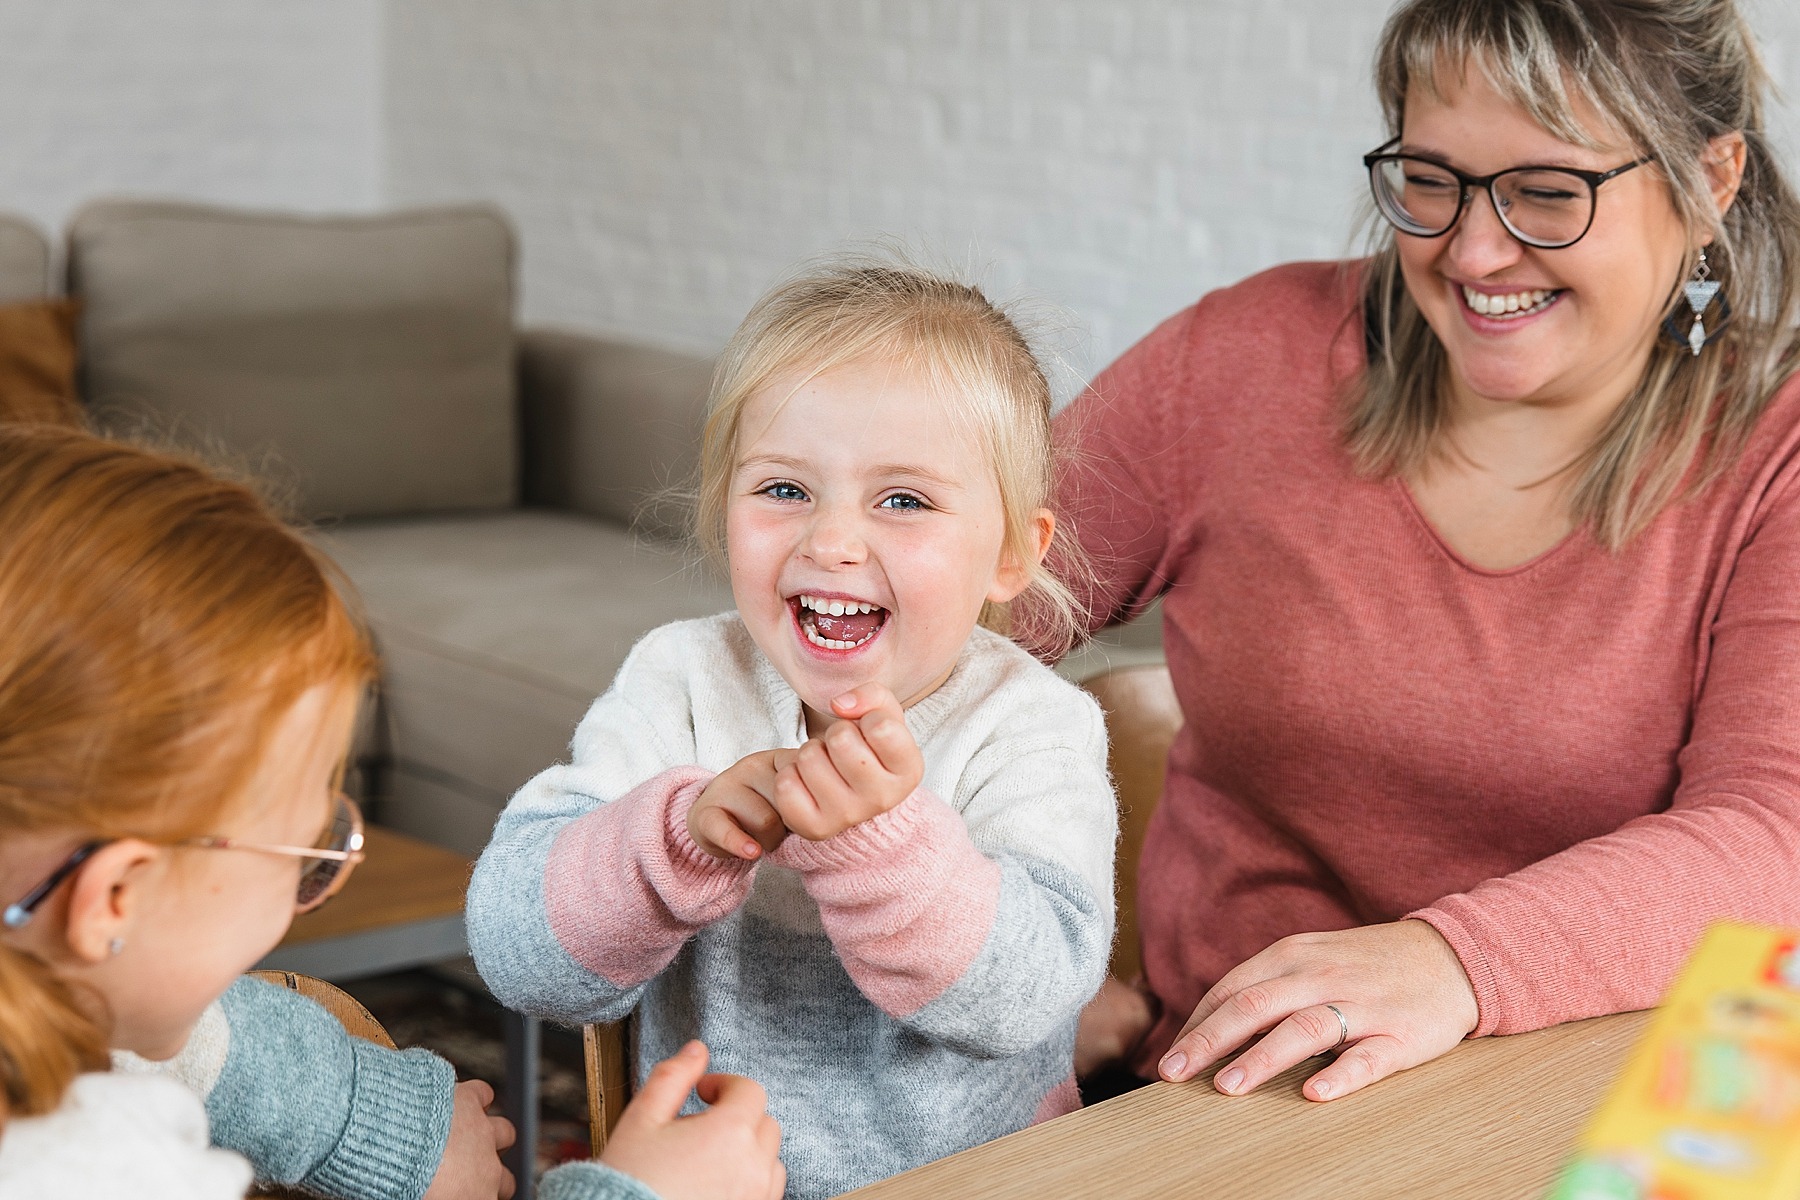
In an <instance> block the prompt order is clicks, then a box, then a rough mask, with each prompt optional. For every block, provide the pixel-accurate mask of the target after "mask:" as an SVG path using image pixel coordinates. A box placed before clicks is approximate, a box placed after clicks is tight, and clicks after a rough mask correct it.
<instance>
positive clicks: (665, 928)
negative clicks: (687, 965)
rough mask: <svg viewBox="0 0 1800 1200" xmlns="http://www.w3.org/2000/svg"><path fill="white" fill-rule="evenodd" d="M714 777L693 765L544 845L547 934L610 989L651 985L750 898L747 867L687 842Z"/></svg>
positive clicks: (751, 874) (752, 865)
mask: <svg viewBox="0 0 1800 1200" xmlns="http://www.w3.org/2000/svg"><path fill="white" fill-rule="evenodd" d="M712 778H713V775H712V772H710V771H702V770H700V769H699V768H698V767H677V768H675V769H673V770H668V771H664V772H663V773H662V774H660V775H657V776H655V777H654V778H652V779H650V780H648V781H646V782H644V783H642V784H639V785H638V786H637V787H635V788H633V789H632V790H631V791H629V792H627V793H626V794H625V795H623V796H621V797H619V798H618V799H617V800H615V801H613V802H612V803H611V804H602V805H601V806H600V807H598V808H596V809H594V810H593V811H592V812H590V813H588V814H586V815H585V816H582V817H579V818H577V819H576V820H573V821H571V822H569V824H568V825H567V826H566V827H564V828H563V830H562V831H561V832H560V833H558V834H557V836H556V840H555V842H554V843H553V844H552V845H551V847H550V861H549V864H548V866H547V868H546V870H545V875H544V897H545V905H546V907H547V908H548V910H549V918H550V931H551V933H552V934H553V935H554V936H555V937H556V940H557V942H558V943H559V944H561V946H562V947H563V949H564V950H566V951H568V953H569V956H570V957H571V958H573V959H574V960H575V961H576V962H578V963H580V964H581V965H582V966H583V967H585V968H586V969H588V970H589V971H592V972H594V974H596V975H598V976H600V977H601V978H602V979H605V980H606V981H608V982H609V983H611V984H613V985H614V986H615V987H621V988H629V987H635V986H637V985H638V984H640V983H643V982H644V981H645V980H648V979H651V978H653V977H654V976H655V975H656V974H657V973H658V972H660V971H661V970H662V969H663V968H664V967H666V966H668V965H669V962H670V960H672V959H673V958H674V957H675V955H676V953H677V952H678V951H679V950H680V949H681V947H682V945H683V943H685V942H686V941H687V940H688V938H690V937H692V936H693V935H694V934H695V933H697V932H698V931H699V930H701V929H702V928H704V927H706V926H707V925H710V924H712V923H713V922H714V921H717V920H719V919H720V918H722V917H725V916H728V915H729V914H730V913H732V912H734V911H735V910H736V909H737V908H738V906H739V905H741V904H743V902H744V901H745V899H746V898H748V897H749V895H750V885H751V882H752V879H753V877H754V875H755V870H756V864H755V863H753V862H739V861H736V860H731V861H726V860H723V859H717V858H714V857H713V856H712V855H710V854H707V853H706V852H705V851H703V850H701V849H700V848H699V847H698V846H696V845H695V844H694V841H693V839H692V838H691V837H689V836H688V831H687V814H688V810H689V809H690V808H692V807H693V805H694V801H695V800H697V799H698V798H699V796H700V793H701V791H702V790H703V789H704V788H705V787H706V785H707V784H708V783H710V782H711V781H712Z"/></svg>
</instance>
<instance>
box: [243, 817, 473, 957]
mask: <svg viewBox="0 0 1800 1200" xmlns="http://www.w3.org/2000/svg"><path fill="white" fill-rule="evenodd" d="M364 839H365V840H364V843H363V849H364V850H365V851H366V852H367V854H368V858H367V859H366V860H364V861H363V862H362V863H361V864H359V865H358V866H357V868H356V871H355V872H354V873H353V874H352V875H351V876H350V879H349V881H348V882H346V883H345V884H344V890H343V891H341V892H339V893H338V894H337V895H336V896H333V897H332V898H331V900H330V902H329V903H327V904H326V905H325V906H324V907H323V908H320V909H318V910H317V911H315V912H309V913H302V914H300V915H299V916H298V917H295V918H294V924H293V926H292V928H290V929H289V930H288V934H287V937H285V938H283V939H282V941H281V945H280V946H278V947H276V949H275V950H274V951H273V952H272V953H271V954H270V955H269V957H268V958H267V959H265V960H264V961H263V962H261V963H259V964H257V965H258V966H262V967H268V968H271V969H274V970H281V971H294V972H297V973H299V974H301V975H313V976H316V977H318V978H320V979H328V980H330V981H331V982H333V983H342V982H344V981H345V980H350V979H360V978H362V977H363V976H365V975H377V974H381V973H383V972H386V971H399V970H404V969H405V968H407V967H416V966H421V965H423V964H425V963H434V962H443V961H444V960H445V959H448V958H457V957H460V956H461V955H464V954H467V953H468V952H469V944H468V940H467V937H466V935H465V934H464V932H463V892H464V891H465V890H466V889H467V887H468V885H469V868H470V866H471V864H470V862H469V860H468V859H466V858H464V857H463V856H462V855H460V854H457V853H456V852H455V851H452V850H446V849H444V848H443V847H442V846H434V845H432V844H431V843H429V842H422V841H419V840H418V839H417V838H410V837H407V836H406V835H405V834H403V833H395V832H394V831H393V830H391V829H384V828H382V827H381V826H379V825H370V826H369V827H368V828H367V829H365V830H364Z"/></svg>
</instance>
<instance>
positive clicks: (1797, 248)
mask: <svg viewBox="0 0 1800 1200" xmlns="http://www.w3.org/2000/svg"><path fill="white" fill-rule="evenodd" d="M1465 70H1480V71H1482V72H1484V73H1485V75H1486V77H1487V78H1488V79H1489V80H1490V81H1491V82H1492V83H1493V85H1494V87H1495V88H1496V89H1498V90H1499V92H1500V93H1501V94H1502V95H1503V96H1505V97H1507V98H1508V99H1510V100H1511V101H1513V102H1514V103H1516V104H1517V105H1519V106H1520V107H1521V108H1523V109H1524V110H1525V111H1526V112H1528V113H1530V114H1531V116H1532V117H1533V118H1534V119H1535V120H1537V121H1538V122H1539V123H1540V124H1541V125H1542V126H1543V127H1544V128H1545V129H1547V130H1549V131H1550V132H1551V133H1553V134H1555V135H1556V136H1557V137H1559V138H1562V139H1563V140H1565V141H1568V142H1571V143H1574V144H1576V145H1582V146H1589V147H1595V148H1598V147H1597V146H1596V142H1595V138H1594V135H1593V133H1592V132H1591V131H1590V130H1588V129H1587V128H1586V127H1584V126H1583V125H1582V124H1581V122H1580V120H1579V119H1578V117H1577V114H1576V106H1577V105H1578V104H1579V103H1580V102H1581V101H1586V102H1587V103H1589V104H1591V105H1593V107H1594V108H1595V109H1597V110H1598V111H1599V112H1600V113H1601V114H1602V115H1603V116H1604V117H1606V118H1607V119H1608V120H1609V121H1610V122H1611V123H1612V124H1613V125H1615V126H1616V127H1617V128H1618V129H1620V130H1621V131H1623V132H1624V134H1625V135H1626V137H1627V138H1629V139H1630V142H1631V144H1632V147H1633V148H1635V149H1636V150H1637V151H1638V152H1639V153H1641V154H1644V155H1647V156H1649V157H1650V158H1651V159H1653V160H1654V161H1653V164H1652V165H1651V166H1650V167H1647V168H1645V169H1647V170H1660V171H1661V172H1662V175H1663V177H1664V178H1665V179H1666V180H1667V182H1668V186H1669V191H1670V195H1671V196H1672V198H1673V200H1674V204H1675V209H1676V211H1677V213H1678V214H1679V215H1680V217H1681V219H1682V221H1683V223H1684V224H1685V225H1686V227H1687V230H1688V233H1689V237H1690V241H1691V242H1693V243H1696V244H1697V243H1698V242H1699V241H1700V240H1701V236H1702V235H1703V234H1704V233H1707V232H1710V233H1712V234H1713V235H1714V241H1713V242H1712V244H1711V245H1709V246H1708V247H1707V260H1708V263H1709V264H1710V266H1711V269H1712V276H1713V278H1715V279H1717V280H1719V281H1721V282H1722V283H1723V285H1724V294H1725V296H1726V297H1727V298H1728V300H1729V302H1730V304H1731V308H1732V310H1733V317H1732V320H1731V321H1730V322H1729V324H1727V325H1726V326H1725V327H1724V328H1723V330H1722V331H1721V332H1720V335H1719V338H1718V340H1717V341H1716V342H1714V343H1713V344H1712V345H1709V346H1707V347H1706V348H1705V349H1704V350H1703V351H1702V352H1701V353H1700V354H1699V355H1698V356H1697V357H1696V356H1695V355H1694V354H1693V353H1692V352H1691V351H1690V350H1689V349H1688V347H1687V346H1686V345H1685V344H1681V345H1676V344H1674V343H1673V342H1671V341H1670V340H1669V339H1667V338H1664V337H1662V336H1660V335H1659V336H1658V338H1657V343H1656V347H1655V349H1654V350H1653V351H1652V353H1651V357H1650V362H1649V365H1648V366H1647V367H1646V369H1645V371H1644V375H1643V377H1642V378H1641V379H1639V380H1638V383H1637V386H1636V388H1635V389H1633V391H1632V393H1631V394H1630V396H1628V397H1627V398H1626V400H1625V401H1624V403H1623V404H1622V405H1620V407H1619V409H1618V411H1617V412H1616V413H1615V414H1614V415H1613V418H1612V420H1611V421H1610V422H1609V423H1608V424H1607V426H1606V427H1605V428H1604V429H1603V430H1602V431H1601V433H1600V435H1599V437H1598V439H1597V440H1596V442H1595V444H1594V445H1593V446H1592V447H1591V448H1590V450H1589V451H1588V453H1587V454H1586V456H1585V457H1584V458H1583V460H1582V461H1580V462H1579V463H1577V464H1576V467H1577V469H1578V471H1579V476H1578V477H1577V479H1576V481H1575V483H1574V487H1573V490H1572V493H1571V508H1572V512H1573V515H1574V517H1575V519H1576V520H1577V522H1578V523H1585V524H1588V525H1589V526H1590V527H1591V528H1592V530H1593V532H1594V534H1595V536H1596V538H1597V539H1598V540H1599V541H1600V542H1601V543H1603V544H1604V545H1606V546H1608V547H1610V548H1612V549H1615V550H1616V549H1618V548H1620V547H1621V546H1623V545H1624V544H1625V543H1626V542H1627V541H1629V540H1630V539H1631V538H1632V537H1633V536H1635V535H1636V534H1637V533H1638V532H1640V531H1641V530H1642V529H1643V528H1644V527H1645V526H1646V525H1648V524H1649V523H1650V522H1651V521H1652V520H1653V519H1655V517H1656V515H1657V514H1658V513H1659V512H1661V511H1662V509H1663V508H1664V507H1665V506H1666V505H1668V504H1669V503H1671V502H1672V501H1674V500H1675V499H1677V498H1678V497H1679V496H1680V495H1682V494H1683V493H1684V485H1688V486H1692V487H1698V486H1702V485H1704V484H1705V483H1707V482H1709V481H1711V480H1712V479H1715V478H1717V477H1718V475H1719V474H1720V473H1721V472H1722V471H1724V470H1725V469H1727V468H1728V467H1729V466H1730V465H1731V463H1732V462H1733V461H1734V460H1735V458H1736V456H1737V453H1738V451H1739V450H1740V449H1741V448H1742V446H1743V444H1744V440H1745V439H1746V437H1747V436H1748V435H1749V432H1750V429H1751V428H1752V426H1754V425H1755V423H1756V420H1757V418H1758V417H1759V416H1760V415H1761V414H1762V411H1763V409H1764V407H1765V406H1766V405H1767V404H1768V401H1769V399H1770V397H1771V396H1772V395H1773V394H1774V392H1775V391H1776V389H1777V388H1778V387H1779V386H1780V385H1781V383H1782V381H1783V380H1785V379H1786V378H1787V377H1788V376H1789V375H1791V374H1792V373H1793V372H1794V370H1795V369H1796V367H1797V366H1800V342H1797V341H1796V332H1797V330H1796V327H1797V326H1800V200H1797V199H1796V197H1795V194H1794V191H1793V189H1792V188H1791V187H1790V186H1789V184H1788V183H1787V181H1786V180H1785V179H1784V178H1783V177H1782V173H1781V171H1780V169H1779V167H1778V166H1777V165H1776V162H1775V157H1774V155H1773V153H1772V151H1771V149H1770V146H1769V142H1768V139H1767V136H1766V134H1765V132H1764V104H1765V98H1766V96H1767V94H1768V91H1769V76H1768V72H1767V71H1766V70H1765V69H1764V67H1763V64H1762V60H1761V58H1760V57H1759V56H1758V54H1757V50H1756V45H1755V42H1754V41H1753V39H1752V37H1751V34H1750V30H1749V28H1748V26H1747V25H1746V24H1745V22H1744V19H1743V17H1742V15H1741V14H1740V13H1739V12H1738V10H1737V7H1736V5H1735V4H1733V3H1732V0H1408V2H1407V3H1405V4H1402V5H1401V6H1400V7H1399V8H1398V9H1396V10H1395V12H1394V13H1393V15H1392V16H1391V17H1390V18H1389V19H1388V23H1387V26H1386V28H1385V29H1384V31H1383V33H1382V37H1381V44H1380V49H1379V50H1378V52H1377V55H1376V88H1377V91H1378V92H1379V94H1380V99H1381V104H1382V108H1383V111H1384V113H1385V114H1386V118H1387V125H1388V131H1389V133H1390V134H1392V135H1395V136H1398V135H1399V134H1400V133H1401V121H1402V116H1403V114H1404V111H1405V105H1406V97H1407V94H1408V92H1409V91H1410V90H1411V89H1413V88H1424V89H1426V90H1427V91H1428V92H1429V93H1431V94H1434V95H1437V94H1442V91H1443V89H1444V86H1445V85H1446V84H1447V83H1449V82H1450V81H1453V80H1455V79H1458V78H1460V77H1461V76H1462V73H1463V72H1464V71H1465ZM1734 132H1736V133H1741V134H1742V135H1743V137H1744V140H1745V144H1746V149H1747V159H1746V163H1745V168H1744V177H1743V184H1742V187H1741V189H1740V190H1739V192H1738V195H1737V199H1736V202H1735V203H1734V204H1733V205H1732V206H1731V208H1730V210H1729V211H1728V212H1727V213H1726V214H1725V216H1724V218H1723V219H1721V218H1720V217H1719V216H1718V213H1717V209H1716V207H1715V205H1714V203H1713V199H1712V192H1711V187H1710V182H1709V178H1708V175H1707V172H1706V169H1705V166H1704V159H1705V157H1706V155H1707V152H1708V143H1709V141H1710V140H1711V139H1713V138H1715V137H1718V136H1720V135H1722V134H1729V133H1734ZM1378 236H1379V239H1380V240H1379V242H1378V245H1377V248H1376V250H1375V254H1374V258H1373V260H1372V262H1371V263H1370V265H1369V269H1368V270H1367V273H1366V275H1365V276H1364V283H1363V313H1364V318H1365V320H1366V322H1367V330H1366V332H1367V340H1368V344H1369V348H1370V355H1369V365H1368V369H1367V371H1366V373H1365V375H1364V377H1363V378H1362V379H1361V380H1360V381H1359V386H1358V387H1357V388H1356V389H1355V391H1354V392H1353V393H1352V396H1351V407H1350V409H1349V412H1348V414H1347V419H1346V424H1345V434H1346V440H1347V443H1348V446H1349V449H1350V452H1351V455H1352V457H1353V458H1354V460H1355V462H1356V464H1357V466H1358V467H1359V468H1360V469H1361V470H1363V471H1364V472H1366V473H1368V474H1371V475H1378V476H1380V475H1392V474H1397V473H1402V472H1405V471H1408V470H1411V469H1414V468H1416V467H1418V466H1420V465H1421V464H1422V463H1424V462H1425V461H1427V460H1428V459H1429V458H1430V457H1431V455H1432V454H1433V453H1434V452H1435V451H1436V450H1437V449H1438V442H1437V438H1438V435H1439V433H1440V432H1441V429H1442V426H1443V421H1444V407H1443V404H1444V400H1443V391H1442V384H1443V380H1444V376H1445V372H1446V370H1447V368H1448V363H1447V360H1446V357H1445V353H1444V349H1443V346H1442V345H1441V343H1439V341H1438V339H1437V336H1436V335H1435V334H1434V333H1432V331H1431V328H1430V326H1428V325H1427V324H1426V323H1425V318H1424V317H1423V316H1422V315H1421V314H1420V312H1419V309H1418V307H1417V306H1416V305H1415V304H1414V303H1413V300H1412V297H1411V296H1410V295H1409V294H1408V293H1407V290H1406V285H1405V282H1404V280H1403V279H1402V278H1401V275H1400V269H1399V262H1398V257H1397V255H1396V253H1395V250H1394V240H1393V239H1394V234H1393V231H1392V230H1391V229H1388V228H1387V227H1386V225H1385V223H1383V224H1382V225H1381V228H1380V230H1379V231H1378ZM1690 265H1691V264H1690ZM1670 283H1671V292H1670V298H1669V303H1670V307H1669V313H1674V312H1675V311H1676V310H1677V309H1678V308H1679V309H1681V311H1683V312H1685V311H1686V309H1685V303H1684V302H1683V300H1682V298H1681V293H1680V288H1679V287H1678V286H1675V285H1676V284H1678V283H1679V281H1677V280H1671V281H1670ZM1715 312H1716V309H1715ZM1708 326H1709V328H1712V327H1714V318H1713V317H1712V316H1711V315H1709V317H1708ZM1696 466H1697V467H1698V470H1696V469H1695V468H1696Z"/></svg>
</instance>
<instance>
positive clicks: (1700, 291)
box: [1663, 246, 1731, 355]
mask: <svg viewBox="0 0 1800 1200" xmlns="http://www.w3.org/2000/svg"><path fill="white" fill-rule="evenodd" d="M1711 276H1712V267H1710V266H1708V265H1707V262H1706V247H1704V246H1702V247H1701V248H1700V261H1699V262H1696V263H1695V264H1694V273H1693V274H1692V275H1691V276H1689V277H1688V281H1687V282H1686V283H1684V284H1682V285H1681V294H1682V295H1683V296H1685V297H1686V298H1687V303H1688V308H1690V309H1692V310H1693V313H1694V323H1693V324H1692V325H1690V326H1688V331H1687V333H1686V334H1685V335H1684V334H1683V333H1682V332H1681V330H1679V329H1677V328H1676V327H1675V315H1674V314H1673V313H1670V314H1669V319H1668V320H1666V321H1664V322H1663V332H1664V333H1666V334H1668V335H1669V337H1670V338H1671V339H1672V340H1674V341H1675V342H1676V343H1678V344H1685V345H1686V346H1687V348H1688V349H1689V350H1691V351H1693V353H1694V354H1695V355H1698V354H1699V353H1700V350H1701V348H1702V347H1704V346H1705V345H1706V344H1707V343H1708V342H1711V341H1713V340H1714V339H1715V338H1717V337H1718V336H1719V335H1720V334H1721V333H1723V332H1725V325H1726V323H1727V322H1729V321H1730V320H1731V302H1730V301H1729V300H1727V299H1726V298H1725V295H1724V293H1723V292H1721V291H1720V290H1719V281H1718V280H1716V279H1713V278H1711ZM1714 300H1717V301H1718V302H1719V324H1718V326H1717V327H1715V328H1714V329H1713V331H1712V332H1711V333H1708V332H1707V331H1706V321H1705V313H1706V310H1707V309H1708V308H1710V307H1712V302H1713V301H1714Z"/></svg>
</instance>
